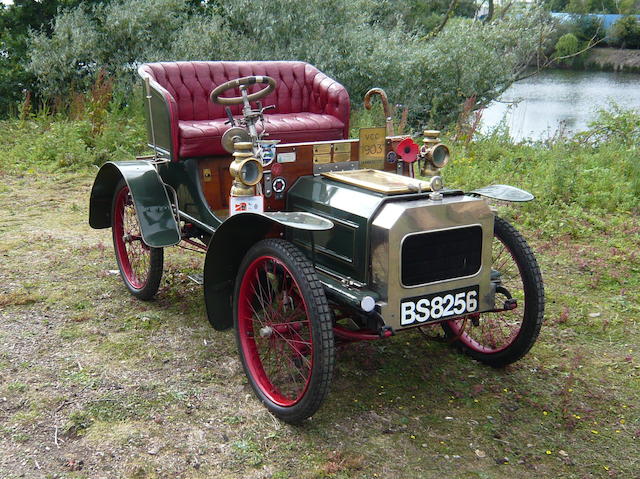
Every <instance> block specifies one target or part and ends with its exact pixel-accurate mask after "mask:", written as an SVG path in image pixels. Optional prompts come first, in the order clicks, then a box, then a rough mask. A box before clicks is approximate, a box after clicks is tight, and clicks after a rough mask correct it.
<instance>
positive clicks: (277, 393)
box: [234, 239, 335, 423]
mask: <svg viewBox="0 0 640 479" xmlns="http://www.w3.org/2000/svg"><path fill="white" fill-rule="evenodd" d="M234 303H235V304H234V325H235V330H236V340H237V344H238V350H239V352H240V358H241V360H242V365H243V367H244V370H245V373H246V374H247V377H248V379H249V383H250V384H251V387H252V388H253V390H254V391H255V393H256V395H257V396H258V398H259V399H260V400H261V401H262V402H263V403H264V404H265V405H266V406H267V408H268V409H269V410H270V411H271V412H272V413H273V414H275V415H276V416H277V417H279V418H280V419H282V420H283V421H286V422H290V423H298V422H300V421H303V420H304V419H306V418H308V417H310V416H311V415H312V414H314V413H315V412H316V411H317V410H318V408H319V407H320V405H321V404H322V401H323V400H324V398H325V397H326V395H327V393H328V391H329V384H330V382H331V376H332V374H333V366H334V362H335V350H334V339H333V329H332V324H331V315H330V312H329V306H328V304H327V299H326V296H325V294H324V290H323V288H322V285H321V284H320V281H319V280H318V277H317V276H316V272H315V269H314V268H313V266H312V265H311V264H310V263H309V261H308V260H307V259H306V258H305V257H304V256H303V255H302V253H301V252H300V251H299V250H298V249H297V248H296V247H294V246H293V245H292V244H291V243H288V242H286V241H283V240H275V239H267V240H263V241H261V242H259V243H257V244H256V245H254V246H253V247H252V248H251V249H250V250H249V252H248V253H247V255H246V256H245V258H244V260H243V261H242V264H241V266H240V269H239V272H238V277H237V279H236V286H235V296H234Z"/></svg>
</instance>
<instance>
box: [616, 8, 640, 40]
mask: <svg viewBox="0 0 640 479" xmlns="http://www.w3.org/2000/svg"><path fill="white" fill-rule="evenodd" d="M610 36H611V37H612V39H613V43H614V44H616V45H619V46H620V48H640V25H638V19H637V18H636V16H635V15H628V16H625V17H622V18H621V19H620V20H618V21H617V22H616V23H614V25H613V27H612V28H611V35H610Z"/></svg>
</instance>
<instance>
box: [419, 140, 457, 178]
mask: <svg viewBox="0 0 640 479" xmlns="http://www.w3.org/2000/svg"><path fill="white" fill-rule="evenodd" d="M422 134H423V135H424V140H422V143H423V145H422V148H420V154H421V155H422V156H423V157H424V158H425V159H426V160H427V161H425V163H424V166H423V168H422V171H421V172H420V174H421V175H422V176H435V175H437V174H438V173H439V172H440V168H442V167H444V166H445V165H446V164H447V163H448V162H449V158H450V153H449V148H448V147H447V145H445V144H444V143H441V142H440V138H438V137H439V136H440V131H438V130H424V131H423V132H422Z"/></svg>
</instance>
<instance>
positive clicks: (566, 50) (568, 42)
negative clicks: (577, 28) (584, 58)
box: [553, 33, 580, 58]
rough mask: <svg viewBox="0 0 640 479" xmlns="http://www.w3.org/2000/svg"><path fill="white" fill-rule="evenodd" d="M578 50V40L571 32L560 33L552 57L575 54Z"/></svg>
mask: <svg viewBox="0 0 640 479" xmlns="http://www.w3.org/2000/svg"><path fill="white" fill-rule="evenodd" d="M579 51H580V42H579V41H578V39H577V38H576V36H575V35H574V34H573V33H567V34H565V35H562V36H561V37H560V38H559V39H558V42H557V43H556V47H555V51H554V52H553V57H554V58H563V57H567V56H571V55H575V54H576V53H578V52H579Z"/></svg>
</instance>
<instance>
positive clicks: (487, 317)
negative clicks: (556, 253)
mask: <svg viewBox="0 0 640 479" xmlns="http://www.w3.org/2000/svg"><path fill="white" fill-rule="evenodd" d="M492 251H493V253H492V275H491V276H492V281H493V282H494V283H495V284H496V303H495V304H496V309H500V308H503V306H504V304H505V301H507V300H509V299H515V301H516V304H517V306H516V308H515V309H512V310H506V311H500V312H492V313H481V314H476V315H468V316H467V317H465V318H463V319H457V320H451V321H447V322H445V323H442V327H443V329H444V331H445V333H446V335H447V336H448V337H449V339H450V340H451V341H452V342H454V344H455V345H456V346H458V347H459V348H460V349H462V350H463V351H464V352H466V353H467V354H469V355H470V356H472V357H473V358H475V359H477V360H479V361H482V362H484V363H487V364H490V365H492V366H505V365H507V364H511V363H513V362H515V361H517V360H518V359H520V358H521V357H522V356H524V355H525V354H527V352H528V351H529V350H530V349H531V347H532V346H533V344H534V343H535V341H536V339H537V338H538V334H539V332H540V327H541V326H542V320H543V316H544V286H543V284H542V275H541V273H540V268H539V267H538V263H537V261H536V258H535V256H534V255H533V253H532V252H531V249H530V248H529V245H528V244H527V242H526V241H525V240H524V238H523V237H522V235H521V234H520V233H519V232H518V231H517V230H516V229H515V228H514V227H513V226H511V225H510V224H509V223H508V222H507V221H505V220H503V219H502V218H499V217H496V218H495V224H494V241H493V245H492Z"/></svg>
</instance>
